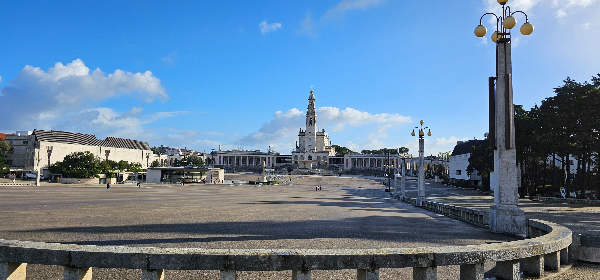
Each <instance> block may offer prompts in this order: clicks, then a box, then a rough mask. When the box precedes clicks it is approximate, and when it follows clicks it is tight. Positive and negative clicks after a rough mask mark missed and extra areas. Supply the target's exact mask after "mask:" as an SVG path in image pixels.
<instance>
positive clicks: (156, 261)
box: [0, 220, 572, 280]
mask: <svg viewBox="0 0 600 280" xmlns="http://www.w3.org/2000/svg"><path fill="white" fill-rule="evenodd" d="M527 224H528V228H529V230H528V234H529V235H530V236H529V237H530V239H525V240H519V241H513V242H505V243H494V244H484V245H470V246H448V247H421V248H385V249H264V250H259V249H253V250H252V249H250V250H245V249H200V248H152V247H123V246H89V245H73V244H57V243H44V242H28V241H18V240H3V239H0V280H3V279H16V278H11V277H17V276H18V275H16V273H20V274H19V275H20V276H19V277H21V276H22V277H23V278H22V279H25V278H24V277H25V275H24V271H25V270H24V269H21V268H22V267H24V266H26V264H27V263H32V264H42V265H58V266H64V267H65V274H64V275H65V276H64V277H65V278H64V279H84V278H71V277H74V276H73V275H79V276H81V275H84V276H85V275H88V276H89V278H87V279H91V278H92V277H91V275H92V269H91V268H92V267H100V268H127V269H142V277H143V279H164V278H163V277H164V270H218V271H221V277H220V278H221V279H236V271H284V270H291V271H292V279H310V272H311V271H312V270H342V269H353V270H356V271H357V276H358V279H378V278H379V276H378V275H379V269H381V268H405V267H412V268H413V279H424V280H432V279H437V267H439V266H448V265H460V271H461V272H460V273H461V275H460V279H483V271H484V270H483V264H484V263H485V262H491V261H493V262H496V267H497V269H496V273H497V274H498V277H499V278H503V279H518V277H519V273H520V271H523V273H525V274H526V275H533V276H536V275H537V276H539V275H541V274H543V271H544V267H546V268H547V269H553V270H555V269H558V268H559V267H560V264H561V263H565V262H567V261H568V254H567V253H568V251H567V250H568V247H569V245H570V244H571V240H572V239H571V238H572V236H571V235H572V233H571V231H570V230H569V229H567V228H566V227H563V226H560V225H557V224H554V223H549V222H545V221H541V220H528V223H527ZM520 263H522V265H521V266H519V264H520ZM13 273H15V274H14V275H13ZM88 276H85V277H88ZM514 276H516V277H517V278H515V277H514ZM19 279H21V278H19Z"/></svg>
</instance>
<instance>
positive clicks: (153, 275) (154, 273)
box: [142, 269, 165, 280]
mask: <svg viewBox="0 0 600 280" xmlns="http://www.w3.org/2000/svg"><path fill="white" fill-rule="evenodd" d="M164 279H165V270H164V269H142V280H164Z"/></svg>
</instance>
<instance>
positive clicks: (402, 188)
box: [400, 162, 406, 197]
mask: <svg viewBox="0 0 600 280" xmlns="http://www.w3.org/2000/svg"><path fill="white" fill-rule="evenodd" d="M400 195H401V196H402V197H406V164H405V163H404V162H403V164H402V178H400Z"/></svg>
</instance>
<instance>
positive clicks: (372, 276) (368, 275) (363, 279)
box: [356, 269, 379, 280]
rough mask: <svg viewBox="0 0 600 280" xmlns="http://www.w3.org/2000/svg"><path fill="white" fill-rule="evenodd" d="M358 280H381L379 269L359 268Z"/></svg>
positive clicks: (357, 272) (357, 271)
mask: <svg viewBox="0 0 600 280" xmlns="http://www.w3.org/2000/svg"><path fill="white" fill-rule="evenodd" d="M356 279H357V280H379V269H375V270H370V269H358V270H356Z"/></svg>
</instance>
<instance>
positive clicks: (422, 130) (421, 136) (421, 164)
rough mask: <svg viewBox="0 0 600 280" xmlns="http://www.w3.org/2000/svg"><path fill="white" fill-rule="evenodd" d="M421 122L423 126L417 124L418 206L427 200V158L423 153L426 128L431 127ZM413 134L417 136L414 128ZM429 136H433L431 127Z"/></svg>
mask: <svg viewBox="0 0 600 280" xmlns="http://www.w3.org/2000/svg"><path fill="white" fill-rule="evenodd" d="M419 123H420V124H421V128H419V127H418V126H416V127H415V128H416V129H419V195H418V196H417V206H422V205H423V201H425V169H424V168H425V160H424V159H423V154H424V153H425V129H429V127H425V128H423V124H424V123H425V122H424V121H423V120H421V121H420V122H419ZM410 135H412V136H416V134H415V130H414V129H413V131H412V133H411V134H410ZM427 136H431V129H429V130H428V132H427Z"/></svg>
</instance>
